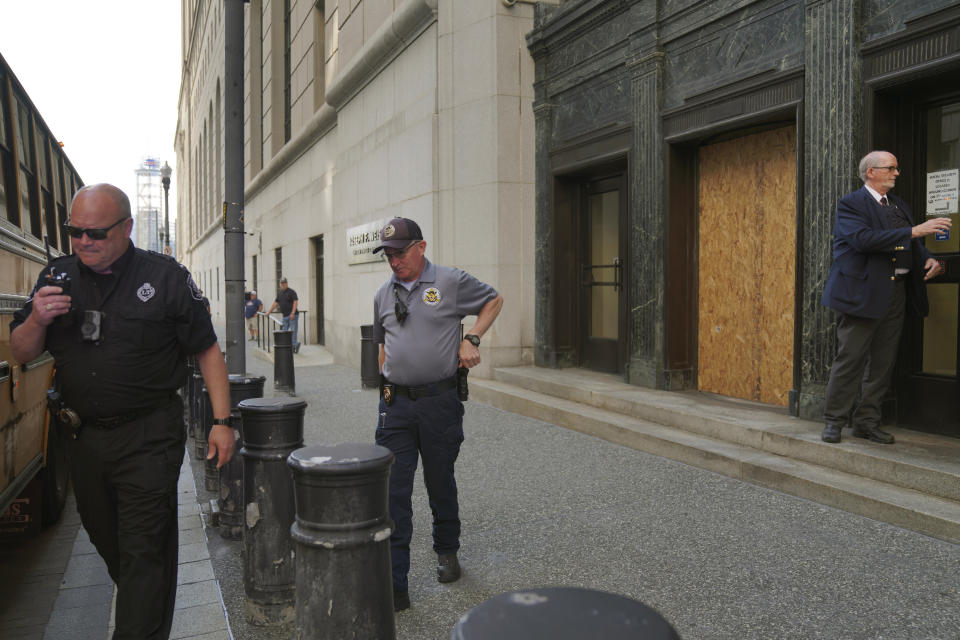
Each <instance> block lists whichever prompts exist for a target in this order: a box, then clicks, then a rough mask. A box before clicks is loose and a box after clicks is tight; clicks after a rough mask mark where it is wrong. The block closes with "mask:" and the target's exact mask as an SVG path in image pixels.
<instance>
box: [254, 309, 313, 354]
mask: <svg viewBox="0 0 960 640" xmlns="http://www.w3.org/2000/svg"><path fill="white" fill-rule="evenodd" d="M275 315H276V316H279V317H276V318H275V317H274V316H275ZM306 315H307V312H306V311H304V310H302V309H297V328H298V329H299V332H300V344H309V336H308V334H307V318H306ZM282 326H283V320H282V316H280V312H279V311H274V312H273V313H266V312H264V311H257V347H259V348H260V349H263V350H264V351H266V352H267V353H270V350H271V348H272V344H273V332H274V331H280V328H281V327H282ZM267 327H270V330H269V331H265V330H264V329H265V328H267Z"/></svg>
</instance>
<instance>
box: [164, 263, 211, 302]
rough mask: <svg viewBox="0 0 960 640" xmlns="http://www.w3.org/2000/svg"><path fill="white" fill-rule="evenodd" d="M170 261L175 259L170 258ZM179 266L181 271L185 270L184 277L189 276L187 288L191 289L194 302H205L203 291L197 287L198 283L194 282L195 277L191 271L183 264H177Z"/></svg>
mask: <svg viewBox="0 0 960 640" xmlns="http://www.w3.org/2000/svg"><path fill="white" fill-rule="evenodd" d="M170 259H171V260H173V258H170ZM174 262H176V260H174ZM177 265H178V266H179V267H180V268H181V269H183V273H184V275H186V276H187V288H189V289H190V297H191V298H193V299H194V300H196V301H198V302H200V301H202V300H203V291H201V290H200V287H198V286H197V283H196V282H194V281H193V276H192V275H190V270H189V269H187V268H186V267H185V266H183V265H182V264H180V263H179V262H178V263H177Z"/></svg>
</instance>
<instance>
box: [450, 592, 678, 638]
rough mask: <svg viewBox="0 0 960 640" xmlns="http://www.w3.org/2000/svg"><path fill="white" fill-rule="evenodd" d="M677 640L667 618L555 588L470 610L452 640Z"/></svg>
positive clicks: (628, 603)
mask: <svg viewBox="0 0 960 640" xmlns="http://www.w3.org/2000/svg"><path fill="white" fill-rule="evenodd" d="M488 638H497V640H527V639H528V638H550V639H551V640H593V639H594V638H603V639H604V640H679V639H680V636H679V635H678V634H677V632H676V631H675V630H674V629H673V627H672V626H670V623H669V622H667V621H666V620H664V618H663V616H661V615H660V614H659V613H657V612H656V611H654V610H653V609H651V608H650V607H648V606H647V605H645V604H643V603H641V602H637V601H636V600H631V599H630V598H626V597H624V596H619V595H617V594H614V593H606V592H604V591H594V590H592V589H580V588H574V587H553V588H548V589H531V590H530V591H513V592H510V593H501V594H500V595H498V596H494V597H493V598H490V599H489V600H487V601H485V602H483V603H481V604H478V605H477V606H475V607H474V608H473V609H471V610H470V611H468V612H467V613H466V614H465V615H464V616H463V617H462V618H460V621H459V622H457V625H456V626H455V627H454V628H453V633H451V634H450V640H481V639H482V640H486V639H488Z"/></svg>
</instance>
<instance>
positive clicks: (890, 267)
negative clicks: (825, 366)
mask: <svg viewBox="0 0 960 640" xmlns="http://www.w3.org/2000/svg"><path fill="white" fill-rule="evenodd" d="M887 199H888V200H889V201H890V203H891V204H894V205H896V206H897V207H899V208H900V209H901V210H902V211H903V212H904V213H906V215H907V218H908V219H909V220H910V223H911V225H912V224H914V222H913V216H912V215H911V213H910V208H909V207H908V206H907V203H906V202H904V201H903V200H901V199H900V198H898V197H897V196H895V195H893V194H891V193H887ZM908 243H912V244H911V245H910V248H911V250H912V253H913V260H912V264H909V265H905V264H903V263H902V258H900V260H901V261H900V262H898V254H899V255H900V256H902V255H903V250H904V249H905V248H906V247H907V244H908ZM928 258H930V252H929V251H927V249H926V248H925V247H924V246H923V244H922V243H921V242H920V240H919V239H916V240H914V239H911V238H910V227H901V228H893V227H891V226H889V225H888V223H887V215H886V212H885V211H884V210H883V207H881V206H880V203H878V202H877V201H876V200H874V199H873V196H872V195H870V192H869V191H867V188H866V187H862V188H860V189H858V190H857V191H854V192H852V193H848V194H847V195H845V196H844V197H843V198H841V199H840V202H839V203H838V204H837V217H836V221H835V223H834V227H833V264H832V265H831V266H830V275H829V276H828V277H827V286H826V287H825V288H824V291H823V304H824V305H825V306H827V307H830V308H831V309H835V310H836V311H840V312H841V313H848V314H850V315H853V316H859V317H863V318H880V317H881V316H883V314H884V313H885V312H886V310H887V306H888V305H889V304H890V296H891V293H892V291H893V274H894V269H895V268H897V267H909V268H910V277H909V278H908V279H907V299H908V308H911V309H912V311H913V312H914V313H917V314H918V315H920V316H925V315H927V312H928V311H929V306H928V304H927V289H926V284H925V283H924V281H923V275H924V273H925V271H924V264H925V263H926V261H927V259H928Z"/></svg>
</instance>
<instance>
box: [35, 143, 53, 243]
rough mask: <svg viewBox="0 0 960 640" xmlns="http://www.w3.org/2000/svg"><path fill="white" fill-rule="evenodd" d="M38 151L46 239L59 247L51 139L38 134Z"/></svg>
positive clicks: (38, 169) (38, 171)
mask: <svg viewBox="0 0 960 640" xmlns="http://www.w3.org/2000/svg"><path fill="white" fill-rule="evenodd" d="M37 141H38V144H37V150H38V151H39V152H40V158H39V163H38V164H37V173H38V174H39V176H40V201H41V203H42V204H43V230H44V234H45V237H46V238H47V240H48V241H49V242H50V244H52V245H53V246H54V247H56V246H57V210H56V207H55V206H54V204H53V175H54V173H53V167H51V166H50V160H51V156H50V138H49V137H48V136H47V135H46V134H45V133H44V132H43V131H38V132H37Z"/></svg>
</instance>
